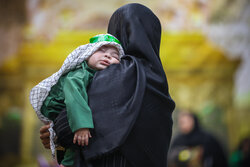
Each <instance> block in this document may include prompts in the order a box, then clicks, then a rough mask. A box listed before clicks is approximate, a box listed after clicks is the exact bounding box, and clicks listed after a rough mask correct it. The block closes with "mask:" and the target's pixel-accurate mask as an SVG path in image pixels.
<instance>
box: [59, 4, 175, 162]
mask: <svg viewBox="0 0 250 167" xmlns="http://www.w3.org/2000/svg"><path fill="white" fill-rule="evenodd" d="M108 33H110V34H112V35H114V36H115V37H117V38H118V39H119V41H120V42H121V44H122V46H123V48H124V51H125V56H124V57H123V58H122V60H121V62H120V64H114V65H111V66H109V67H108V68H107V69H105V70H103V71H99V72H97V73H96V75H95V76H94V78H93V81H92V83H91V84H90V86H89V89H88V96H89V105H90V108H91V110H92V114H93V120H94V127H95V128H94V130H93V131H92V132H91V133H92V136H93V137H92V138H91V139H90V144H89V146H87V147H85V148H84V149H83V155H84V157H85V158H86V159H93V158H96V157H100V156H101V155H103V154H106V153H109V152H112V151H114V150H120V151H121V153H122V154H123V155H124V156H125V157H126V159H127V160H128V161H130V162H131V164H133V165H134V166H153V167H163V166H166V162H167V152H168V148H169V143H170V139H171V135H172V117H171V115H172V111H173V110H174V108H175V103H174V101H173V100H172V99H171V97H170V95H169V92H168V84H167V79H166V76H165V72H164V70H163V68H162V64H161V61H160V57H159V49H160V41H161V24H160V21H159V19H158V18H157V17H156V16H155V15H154V13H153V12H152V11H151V10H150V9H148V8H147V7H145V6H143V5H140V4H136V3H132V4H128V5H125V6H122V7H121V8H119V9H118V10H116V11H115V12H114V14H113V15H112V17H111V19H110V22H109V26H108ZM58 137H59V136H58Z"/></svg>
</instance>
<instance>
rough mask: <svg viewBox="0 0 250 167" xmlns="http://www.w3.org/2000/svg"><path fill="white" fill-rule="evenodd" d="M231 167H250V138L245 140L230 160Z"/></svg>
mask: <svg viewBox="0 0 250 167" xmlns="http://www.w3.org/2000/svg"><path fill="white" fill-rule="evenodd" d="M229 165H230V167H249V166H250V137H247V138H244V139H243V140H242V141H241V142H240V144H239V147H238V149H237V150H235V151H234V152H233V153H232V154H231V156H230V159H229Z"/></svg>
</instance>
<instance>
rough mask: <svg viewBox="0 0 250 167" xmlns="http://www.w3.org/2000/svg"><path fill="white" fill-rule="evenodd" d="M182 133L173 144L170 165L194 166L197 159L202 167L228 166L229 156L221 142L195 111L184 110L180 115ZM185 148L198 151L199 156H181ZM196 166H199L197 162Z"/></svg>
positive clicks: (179, 121)
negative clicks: (203, 124)
mask: <svg viewBox="0 0 250 167" xmlns="http://www.w3.org/2000/svg"><path fill="white" fill-rule="evenodd" d="M178 126H179V129H180V134H179V135H177V136H176V137H175V138H174V139H173V141H172V144H171V149H170V152H169V166H170V167H172V166H194V165H192V163H194V161H197V163H199V164H200V165H199V166H202V167H227V166H228V164H227V158H226V155H225V153H224V150H223V149H222V146H221V145H220V143H219V142H218V141H217V140H216V138H215V137H213V136H212V135H211V134H210V133H208V132H206V131H204V130H203V129H202V128H201V127H200V125H199V122H198V119H197V116H196V115H195V114H193V113H189V112H182V113H180V114H179V116H178ZM184 150H187V151H188V152H190V155H191V154H192V152H193V155H194V152H196V154H197V157H196V158H195V157H193V158H192V156H190V158H188V156H187V157H186V159H185V158H184V157H183V158H184V159H183V158H180V157H181V155H183V154H182V153H184ZM196 166H198V165H197V164H196Z"/></svg>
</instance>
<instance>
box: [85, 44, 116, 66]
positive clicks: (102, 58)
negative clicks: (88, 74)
mask: <svg viewBox="0 0 250 167" xmlns="http://www.w3.org/2000/svg"><path fill="white" fill-rule="evenodd" d="M87 62H88V65H89V67H90V68H92V69H95V70H103V69H105V68H107V67H108V66H109V65H110V64H119V52H118V50H117V49H116V48H115V47H114V46H109V45H104V46H102V47H100V48H99V49H98V50H97V51H96V52H95V53H94V54H93V55H92V56H90V57H89V58H88V60H87Z"/></svg>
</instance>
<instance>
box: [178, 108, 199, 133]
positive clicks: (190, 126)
mask: <svg viewBox="0 0 250 167" xmlns="http://www.w3.org/2000/svg"><path fill="white" fill-rule="evenodd" d="M178 126H179V129H180V131H181V133H184V134H189V133H191V132H193V131H195V130H197V129H199V124H198V119H197V116H196V115H195V114H193V113H190V112H186V111H185V112H181V113H179V115H178Z"/></svg>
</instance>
